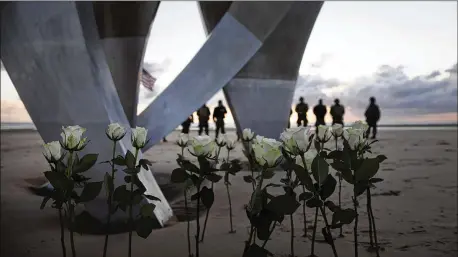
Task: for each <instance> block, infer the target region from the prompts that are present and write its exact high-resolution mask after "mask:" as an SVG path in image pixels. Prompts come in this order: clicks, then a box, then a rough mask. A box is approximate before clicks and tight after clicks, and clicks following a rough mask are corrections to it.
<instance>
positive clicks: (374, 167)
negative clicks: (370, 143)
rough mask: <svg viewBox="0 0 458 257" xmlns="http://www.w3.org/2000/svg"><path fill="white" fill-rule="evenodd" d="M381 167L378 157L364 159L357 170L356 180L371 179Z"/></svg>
mask: <svg viewBox="0 0 458 257" xmlns="http://www.w3.org/2000/svg"><path fill="white" fill-rule="evenodd" d="M379 167H380V162H379V159H378V158H377V157H376V158H367V159H364V160H363V162H362V163H361V165H360V167H359V169H357V170H356V171H355V179H356V181H364V180H369V179H370V178H372V177H373V176H375V174H377V171H378V170H379Z"/></svg>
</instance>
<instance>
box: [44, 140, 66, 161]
mask: <svg viewBox="0 0 458 257" xmlns="http://www.w3.org/2000/svg"><path fill="white" fill-rule="evenodd" d="M43 155H44V156H45V158H46V160H48V161H49V162H54V161H57V160H59V159H60V157H61V156H62V153H61V147H60V143H59V141H52V142H49V143H47V144H44V145H43Z"/></svg>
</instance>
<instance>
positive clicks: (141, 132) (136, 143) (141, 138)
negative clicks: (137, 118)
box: [131, 127, 148, 149]
mask: <svg viewBox="0 0 458 257" xmlns="http://www.w3.org/2000/svg"><path fill="white" fill-rule="evenodd" d="M147 134H148V130H147V129H146V128H143V127H136V128H133V129H132V137H131V140H132V146H133V147H135V148H136V149H141V148H143V147H145V144H146V135H147Z"/></svg>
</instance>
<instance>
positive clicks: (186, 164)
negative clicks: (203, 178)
mask: <svg viewBox="0 0 458 257" xmlns="http://www.w3.org/2000/svg"><path fill="white" fill-rule="evenodd" d="M181 163H182V165H183V168H184V169H185V170H187V171H190V172H192V173H196V174H199V173H200V170H199V168H197V166H196V165H194V164H193V163H191V162H190V161H188V160H183V161H182V162H181Z"/></svg>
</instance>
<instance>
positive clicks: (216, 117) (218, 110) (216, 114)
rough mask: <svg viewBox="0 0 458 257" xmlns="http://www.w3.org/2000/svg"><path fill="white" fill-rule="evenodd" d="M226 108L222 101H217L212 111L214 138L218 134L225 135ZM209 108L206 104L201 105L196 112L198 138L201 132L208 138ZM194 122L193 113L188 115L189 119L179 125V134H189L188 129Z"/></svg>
mask: <svg viewBox="0 0 458 257" xmlns="http://www.w3.org/2000/svg"><path fill="white" fill-rule="evenodd" d="M226 113H227V110H226V107H224V105H223V101H221V100H219V101H218V106H217V107H215V109H214V110H213V121H214V122H215V125H216V130H215V132H216V136H215V138H218V136H219V133H221V134H225V133H226V130H225V128H224V118H225V117H226ZM210 116H211V113H210V108H208V106H207V105H206V104H204V105H202V107H200V108H199V110H197V117H198V119H199V136H200V135H202V133H203V132H205V134H206V135H207V136H208V133H209V129H208V122H209V120H210ZM193 122H194V113H192V114H191V115H189V117H188V118H187V119H186V120H185V121H183V123H181V127H182V129H181V133H184V134H189V128H190V127H191V124H192V123H193Z"/></svg>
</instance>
